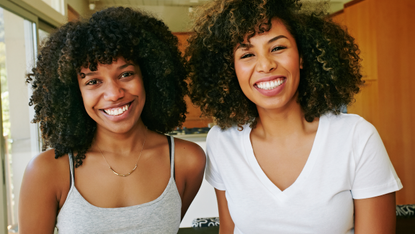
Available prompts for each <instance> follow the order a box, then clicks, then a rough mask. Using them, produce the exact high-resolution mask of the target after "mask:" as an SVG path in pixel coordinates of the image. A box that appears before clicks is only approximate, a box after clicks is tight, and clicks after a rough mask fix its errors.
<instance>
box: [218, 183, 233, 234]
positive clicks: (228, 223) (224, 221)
mask: <svg viewBox="0 0 415 234" xmlns="http://www.w3.org/2000/svg"><path fill="white" fill-rule="evenodd" d="M215 192H216V198H217V200H218V210H219V223H220V225H219V233H220V234H232V233H233V231H234V229H235V224H234V222H233V220H232V217H231V215H230V213H229V209H228V201H227V200H226V196H225V191H222V190H218V189H215Z"/></svg>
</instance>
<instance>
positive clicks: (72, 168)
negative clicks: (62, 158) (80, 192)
mask: <svg viewBox="0 0 415 234" xmlns="http://www.w3.org/2000/svg"><path fill="white" fill-rule="evenodd" d="M68 158H69V170H70V173H71V188H72V187H73V186H74V185H75V180H74V163H73V162H74V158H73V154H72V152H70V153H68Z"/></svg>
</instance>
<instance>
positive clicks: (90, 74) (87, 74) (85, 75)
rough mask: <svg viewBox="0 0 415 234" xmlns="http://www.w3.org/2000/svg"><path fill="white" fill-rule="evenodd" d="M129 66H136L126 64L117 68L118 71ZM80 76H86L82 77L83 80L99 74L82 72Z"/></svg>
mask: <svg viewBox="0 0 415 234" xmlns="http://www.w3.org/2000/svg"><path fill="white" fill-rule="evenodd" d="M128 66H134V64H132V63H126V64H124V65H122V66H119V67H118V68H117V70H122V69H124V68H126V67H128ZM79 74H84V76H82V75H81V79H83V78H85V77H87V76H92V75H95V74H97V72H96V71H93V72H88V73H82V72H80V73H79Z"/></svg>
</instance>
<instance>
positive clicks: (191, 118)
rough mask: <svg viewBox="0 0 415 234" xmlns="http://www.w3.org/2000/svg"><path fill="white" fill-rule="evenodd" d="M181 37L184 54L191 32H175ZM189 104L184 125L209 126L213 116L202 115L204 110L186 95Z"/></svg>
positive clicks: (188, 126)
mask: <svg viewBox="0 0 415 234" xmlns="http://www.w3.org/2000/svg"><path fill="white" fill-rule="evenodd" d="M173 34H174V35H175V36H176V37H177V38H178V39H179V50H180V51H181V52H182V53H183V54H184V51H185V49H186V47H187V45H188V43H187V38H188V37H189V35H190V33H173ZM185 100H186V104H187V112H188V113H187V114H186V121H185V122H184V123H183V127H186V128H202V127H208V124H209V123H212V122H213V121H212V119H211V118H207V117H202V111H200V109H199V108H198V107H195V106H194V105H193V103H192V101H191V100H190V98H189V97H188V96H186V97H185Z"/></svg>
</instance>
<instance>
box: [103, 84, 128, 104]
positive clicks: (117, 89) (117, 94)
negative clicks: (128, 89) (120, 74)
mask: <svg viewBox="0 0 415 234" xmlns="http://www.w3.org/2000/svg"><path fill="white" fill-rule="evenodd" d="M124 94H125V91H124V88H123V87H122V86H121V85H120V84H119V82H118V81H111V82H109V83H107V85H106V89H105V93H104V98H105V99H106V100H108V101H118V100H120V99H121V98H123V97H124Z"/></svg>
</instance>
